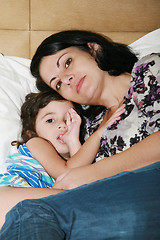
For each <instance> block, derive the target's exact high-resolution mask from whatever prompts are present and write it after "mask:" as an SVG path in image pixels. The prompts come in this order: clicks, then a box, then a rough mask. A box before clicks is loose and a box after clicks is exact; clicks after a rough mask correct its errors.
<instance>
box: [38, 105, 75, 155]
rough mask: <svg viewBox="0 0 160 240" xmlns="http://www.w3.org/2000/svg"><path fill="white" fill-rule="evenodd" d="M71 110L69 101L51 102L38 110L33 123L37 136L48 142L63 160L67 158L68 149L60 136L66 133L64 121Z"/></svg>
mask: <svg viewBox="0 0 160 240" xmlns="http://www.w3.org/2000/svg"><path fill="white" fill-rule="evenodd" d="M71 108H73V104H72V103H71V102H69V101H51V102H50V103H48V104H47V105H46V106H45V107H44V108H41V109H40V110H39V112H38V115H37V117H36V122H35V129H36V133H37V135H38V136H39V137H42V138H44V139H46V140H48V141H49V142H50V143H51V144H52V145H53V146H54V147H55V149H56V150H57V152H58V153H59V154H60V155H61V156H62V157H64V158H65V159H68V158H69V149H68V145H67V144H66V143H65V142H64V141H63V139H62V138H63V137H62V136H63V135H64V134H65V133H67V131H68V128H67V125H66V119H67V112H68V110H69V109H71Z"/></svg>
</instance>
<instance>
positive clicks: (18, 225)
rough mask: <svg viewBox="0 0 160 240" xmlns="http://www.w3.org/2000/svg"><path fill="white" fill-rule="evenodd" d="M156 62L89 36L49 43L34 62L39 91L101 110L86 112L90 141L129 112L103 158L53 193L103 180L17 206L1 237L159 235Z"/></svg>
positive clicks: (105, 143) (104, 143) (108, 139)
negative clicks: (123, 108)
mask: <svg viewBox="0 0 160 240" xmlns="http://www.w3.org/2000/svg"><path fill="white" fill-rule="evenodd" d="M152 57H153V58H155V59H153V58H152V60H149V59H148V58H147V59H143V60H142V61H145V65H142V63H143V62H137V57H136V56H135V55H134V54H133V53H132V52H130V50H129V49H128V47H126V46H124V45H122V44H116V43H112V42H110V41H108V40H106V39H104V38H103V37H101V36H100V35H97V34H94V33H90V32H85V31H66V32H61V33H58V34H55V35H52V36H51V37H49V38H48V39H46V40H44V42H43V43H42V44H41V45H40V46H39V48H38V49H37V52H36V53H35V56H34V57H33V60H32V64H31V71H32V74H33V75H34V76H35V77H36V78H37V86H38V88H39V89H40V90H41V91H42V90H47V89H48V88H49V89H50V87H51V88H53V89H54V90H56V91H58V92H59V93H60V94H61V95H62V96H63V97H64V98H66V99H68V100H72V101H75V102H78V103H80V104H83V105H88V104H89V105H95V106H92V107H89V108H88V107H84V114H85V115H86V118H87V122H88V132H87V134H86V138H87V137H88V135H90V134H92V132H93V131H95V130H96V128H97V127H98V126H99V125H100V124H101V123H102V124H103V121H102V118H103V116H104V118H103V119H104V121H106V120H107V119H108V118H109V117H110V115H111V114H112V113H113V112H114V111H116V109H117V108H118V107H119V106H120V105H122V104H123V102H124V103H126V113H125V114H124V115H123V117H122V119H121V121H117V122H116V123H115V124H114V126H113V127H112V128H111V129H106V131H105V132H104V135H103V137H102V139H101V147H100V149H99V152H98V154H97V157H96V160H100V159H101V161H97V162H95V163H94V164H92V165H90V166H84V167H80V168H76V169H74V170H72V171H70V172H69V173H67V174H66V176H61V177H60V178H59V181H58V182H57V183H56V184H55V188H59V189H70V188H74V187H76V186H80V185H82V184H86V183H91V182H94V181H96V180H99V179H103V178H105V179H103V180H100V181H97V182H96V183H91V184H89V185H84V186H82V187H80V188H76V189H73V190H70V191H65V192H62V193H59V194H58V195H56V196H50V197H47V198H44V199H39V200H26V201H24V202H21V203H19V204H18V205H17V206H16V207H15V208H13V209H12V210H11V211H10V212H9V213H8V215H7V219H6V223H5V225H4V226H3V228H2V231H1V235H0V236H2V237H5V239H7V237H8V239H9V237H11V236H12V239H17V238H18V237H19V238H20V239H28V238H31V239H44V238H45V239H47V238H48V239H83V240H84V239H98V240H100V239H111V238H114V239H151V238H154V237H155V238H157V237H159V236H160V231H159V229H160V228H159V226H158V225H159V222H160V221H159V220H160V214H159V212H160V211H159V210H160V209H159V201H160V199H159V198H160V190H159V187H158V184H159V179H160V178H159V171H157V170H158V168H159V162H158V161H159V160H160V150H159V143H160V134H159V129H160V127H159V120H158V119H159V100H158V99H159V83H158V79H159V77H158V73H159V72H158V70H156V69H157V62H158V61H159V56H158V55H156V56H155V55H154V56H152ZM146 61H147V63H148V62H149V64H147V65H146ZM136 62H137V64H138V65H137V66H136V65H135V66H134V64H135V63H136ZM132 69H133V71H132ZM151 70H152V74H151ZM153 71H154V73H153ZM131 72H132V77H131ZM147 73H150V74H149V75H147ZM42 79H43V81H42ZM135 83H136V84H135ZM145 84H147V87H146V85H145ZM150 93H152V94H150ZM149 96H150V98H149ZM155 96H156V98H155ZM144 100H145V101H144ZM97 105H98V106H97ZM99 105H101V106H99ZM107 110H108V111H107ZM135 143H136V144H135ZM135 169H138V170H135ZM128 171H129V172H128ZM113 175H114V176H113ZM110 176H111V177H110ZM107 177H109V178H107ZM56 191H58V190H56ZM46 195H47V194H46ZM43 196H44V195H43ZM28 198H30V197H28ZM151 203H152V209H151ZM39 206H40V207H39ZM82 206H83V207H82ZM86 213H87V216H86V217H85V214H86ZM95 216H96V217H95ZM31 219H32V221H31ZM26 226H27V229H25V228H26ZM12 229H13V230H12ZM32 237H33V238H32Z"/></svg>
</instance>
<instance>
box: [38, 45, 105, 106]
mask: <svg viewBox="0 0 160 240" xmlns="http://www.w3.org/2000/svg"><path fill="white" fill-rule="evenodd" d="M40 75H41V78H42V79H43V81H44V82H45V83H46V84H47V85H48V86H50V87H51V88H53V89H54V90H56V91H57V92H58V93H59V94H60V95H62V96H63V97H64V98H65V99H67V100H71V101H74V102H77V103H80V104H92V105H95V104H98V102H97V99H99V97H100V96H101V94H102V91H103V83H104V77H105V72H104V71H102V70H101V69H100V68H99V67H98V65H97V63H96V61H95V59H94V57H92V56H91V55H90V54H89V53H87V52H85V51H82V50H80V49H78V48H76V47H69V48H66V49H63V50H61V51H59V52H57V53H56V54H54V55H50V56H47V57H43V59H42V62H41V64H40Z"/></svg>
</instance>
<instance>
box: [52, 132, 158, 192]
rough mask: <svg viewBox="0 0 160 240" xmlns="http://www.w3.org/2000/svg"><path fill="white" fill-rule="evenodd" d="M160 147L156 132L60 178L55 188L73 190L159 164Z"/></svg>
mask: <svg viewBox="0 0 160 240" xmlns="http://www.w3.org/2000/svg"><path fill="white" fill-rule="evenodd" d="M159 146H160V132H155V133H153V134H151V135H150V136H148V137H146V138H145V139H143V140H142V141H141V142H139V143H137V144H135V145H134V146H132V147H130V148H128V149H127V150H125V151H123V152H121V153H118V154H116V155H114V156H111V157H108V158H104V159H102V160H101V161H99V162H96V163H94V164H92V165H88V166H84V167H80V168H75V169H72V170H71V171H69V172H67V174H66V175H65V174H64V175H63V176H60V177H59V178H58V179H57V181H56V183H55V184H54V187H55V188H58V189H71V188H75V187H78V186H80V185H83V184H88V183H91V182H94V181H96V180H100V179H103V178H106V177H110V176H113V175H116V174H118V173H120V172H124V171H132V170H135V169H138V168H141V167H144V166H147V165H150V164H152V163H155V162H158V161H160V147H159Z"/></svg>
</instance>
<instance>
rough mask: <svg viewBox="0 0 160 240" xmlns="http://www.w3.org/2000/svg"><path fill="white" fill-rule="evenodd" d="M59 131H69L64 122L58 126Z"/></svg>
mask: <svg viewBox="0 0 160 240" xmlns="http://www.w3.org/2000/svg"><path fill="white" fill-rule="evenodd" d="M58 129H59V130H67V125H66V123H65V122H64V121H63V122H60V123H59V124H58Z"/></svg>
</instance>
